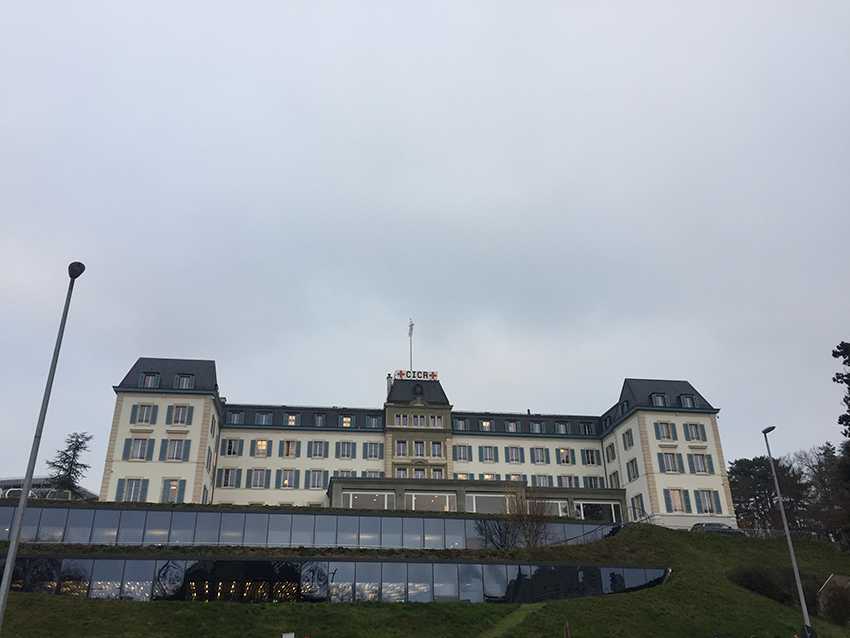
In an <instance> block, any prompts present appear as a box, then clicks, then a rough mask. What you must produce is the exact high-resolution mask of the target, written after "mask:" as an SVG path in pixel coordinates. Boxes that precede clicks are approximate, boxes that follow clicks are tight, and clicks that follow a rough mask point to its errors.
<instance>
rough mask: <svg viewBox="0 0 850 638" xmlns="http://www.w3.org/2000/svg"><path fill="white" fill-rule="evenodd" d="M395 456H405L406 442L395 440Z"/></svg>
mask: <svg viewBox="0 0 850 638" xmlns="http://www.w3.org/2000/svg"><path fill="white" fill-rule="evenodd" d="M395 455H396V456H407V441H402V440H396V442H395Z"/></svg>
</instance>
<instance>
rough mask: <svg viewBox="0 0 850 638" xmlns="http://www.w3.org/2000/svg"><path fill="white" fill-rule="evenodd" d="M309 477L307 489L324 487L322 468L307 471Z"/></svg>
mask: <svg viewBox="0 0 850 638" xmlns="http://www.w3.org/2000/svg"><path fill="white" fill-rule="evenodd" d="M308 475H309V476H310V479H309V481H308V485H307V489H310V490H321V489H323V487H324V472H322V470H313V471H312V472H308Z"/></svg>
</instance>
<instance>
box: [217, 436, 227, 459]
mask: <svg viewBox="0 0 850 638" xmlns="http://www.w3.org/2000/svg"><path fill="white" fill-rule="evenodd" d="M226 451H227V439H222V440H221V450H219V454H220V455H221V456H224V453H225V452H226Z"/></svg>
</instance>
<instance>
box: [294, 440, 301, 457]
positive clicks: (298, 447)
mask: <svg viewBox="0 0 850 638" xmlns="http://www.w3.org/2000/svg"><path fill="white" fill-rule="evenodd" d="M300 456H301V441H296V442H295V458H298V457H300Z"/></svg>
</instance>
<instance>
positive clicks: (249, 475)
mask: <svg viewBox="0 0 850 638" xmlns="http://www.w3.org/2000/svg"><path fill="white" fill-rule="evenodd" d="M252 478H254V470H245V487H254V483H253V481H252V480H251V479H252ZM236 487H239V486H238V485H237V486H236Z"/></svg>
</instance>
